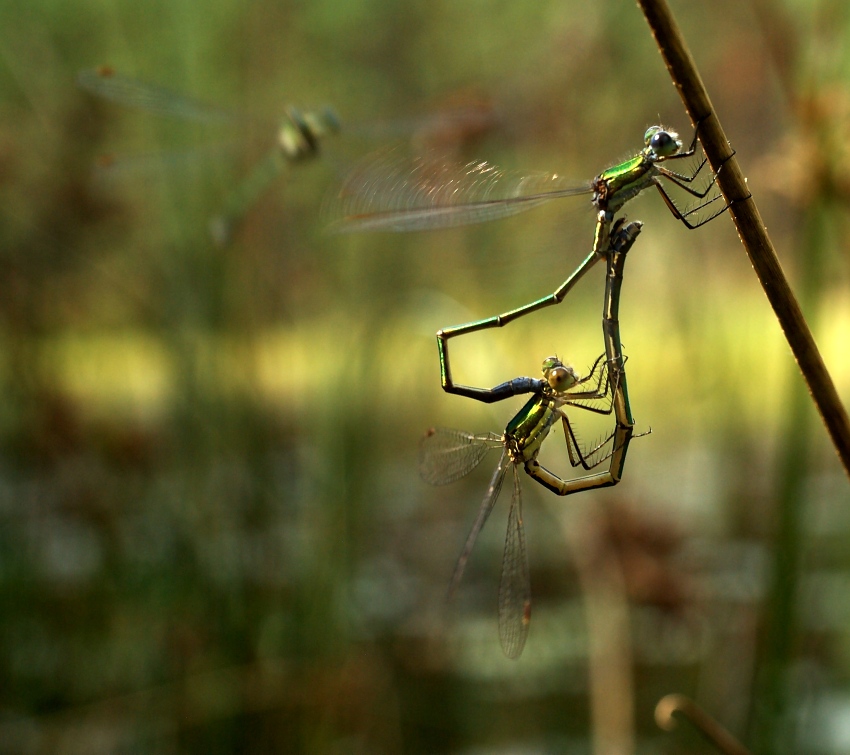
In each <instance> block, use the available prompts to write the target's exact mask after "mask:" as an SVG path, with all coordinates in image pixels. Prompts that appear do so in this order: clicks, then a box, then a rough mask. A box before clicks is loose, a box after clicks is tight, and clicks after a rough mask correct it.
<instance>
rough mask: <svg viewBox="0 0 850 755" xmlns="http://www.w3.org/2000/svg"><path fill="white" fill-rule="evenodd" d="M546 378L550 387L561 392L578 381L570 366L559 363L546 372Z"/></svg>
mask: <svg viewBox="0 0 850 755" xmlns="http://www.w3.org/2000/svg"><path fill="white" fill-rule="evenodd" d="M546 380H547V382H548V383H549V387H550V388H552V389H553V390H555V391H558V392H562V391H565V390H567V389H568V388H572V387H573V386H574V385H575V384H576V383H577V382H578V375H576V373H575V371H574V370H573V368H572V367H565V366H564V365H560V366H558V367H553V368H552V369H551V370H549V371H548V372H547V374H546Z"/></svg>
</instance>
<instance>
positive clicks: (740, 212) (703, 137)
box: [637, 0, 850, 477]
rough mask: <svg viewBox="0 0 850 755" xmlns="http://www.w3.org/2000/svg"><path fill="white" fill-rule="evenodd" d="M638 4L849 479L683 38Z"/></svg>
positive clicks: (825, 402)
mask: <svg viewBox="0 0 850 755" xmlns="http://www.w3.org/2000/svg"><path fill="white" fill-rule="evenodd" d="M637 2H638V6H639V7H640V8H641V10H642V11H643V14H644V16H645V18H646V20H647V23H648V24H649V27H650V30H651V31H652V35H653V36H654V37H655V42H656V44H657V45H658V49H659V51H660V52H661V55H662V57H663V58H664V61H665V62H666V64H667V70H668V71H669V72H670V76H671V78H672V79H673V84H674V86H675V87H676V89H678V90H679V95H680V96H681V98H682V101H683V102H684V104H685V108H686V109H687V111H688V115H690V117H691V119H692V120H693V121H694V122H695V123H697V122H699V123H700V129H699V137H700V141H701V142H702V145H703V149H704V150H705V154H706V157H707V158H708V161H709V163H710V165H711V166H712V167H713V168H714V169H715V170H716V169H717V168H718V167H719V166H720V165H723V170H721V171H720V174H719V176H718V179H717V185H718V186H719V187H720V190H721V191H722V192H723V196H724V197H725V198H726V201H727V202H728V203H729V205H730V206H729V212H730V214H731V215H732V219H733V221H734V222H735V227H736V228H737V229H738V236H739V237H740V239H741V243H742V244H743V245H744V249H745V250H746V252H747V255H748V256H749V258H750V262H751V263H752V266H753V269H754V270H755V272H756V275H757V276H758V279H759V281H760V282H761V285H762V288H763V289H764V292H765V294H766V295H767V299H768V301H769V302H770V305H771V307H773V311H774V313H775V314H776V318H777V319H778V320H779V325H780V327H781V328H782V331H783V333H784V334H785V339H786V340H787V341H788V345H789V346H790V347H791V351H792V352H793V354H794V358H795V359H796V360H797V364H798V365H799V367H800V371H801V372H802V373H803V378H804V379H805V381H806V384H807V385H808V388H809V392H810V393H811V396H812V399H813V400H814V402H815V405H816V406H817V409H818V411H819V412H820V415H821V418H822V419H823V422H824V424H825V425H826V429H827V431H828V432H829V435H830V438H831V439H832V443H833V446H834V447H835V450H836V453H837V454H838V457H839V459H840V460H841V463H842V465H843V466H844V471H845V473H846V474H847V475H848V477H850V420H848V417H847V411H846V410H845V408H844V407H843V406H842V404H841V401H840V399H839V398H838V392H837V391H836V390H835V384H834V383H833V382H832V377H831V376H830V374H829V371H828V370H827V369H826V365H825V364H824V363H823V359H822V358H821V355H820V352H819V351H818V347H817V344H816V343H815V340H814V337H813V336H812V333H811V331H810V330H809V326H808V324H807V323H806V318H805V317H804V316H803V312H802V310H801V309H800V305H799V304H798V303H797V299H796V298H795V297H794V293H793V292H792V291H791V287H790V286H789V285H788V281H787V279H786V278H785V274H784V272H783V271H782V266H781V265H780V264H779V259H778V257H777V256H776V250H775V249H774V248H773V244H772V243H771V241H770V238H769V237H768V235H767V229H766V228H765V226H764V222H763V221H762V219H761V215H760V214H759V211H758V208H757V207H756V203H755V200H754V199H753V197H752V195H751V194H750V192H749V190H748V189H747V184H746V180H745V178H744V174H743V173H742V172H741V168H740V167H739V166H738V161H737V160H736V159H735V157H734V156H731V157H730V154H731V149H730V147H729V140H728V139H727V138H726V134H725V133H724V132H723V129H722V127H721V125H720V121H719V120H718V118H717V115H716V114H715V112H714V108H713V107H712V104H711V100H710V99H709V97H708V92H707V91H706V89H705V85H704V84H703V83H702V79H701V78H700V75H699V73H698V71H697V69H696V65H695V63H694V60H693V58H692V57H691V54H690V51H689V50H688V48H687V45H686V44H685V40H684V38H683V37H682V33H681V31H680V30H679V27H678V25H677V24H676V21H675V19H674V18H673V15H672V13H671V12H670V8H669V6H668V5H667V2H666V0H637ZM724 161H725V162H724Z"/></svg>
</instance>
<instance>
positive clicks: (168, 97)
mask: <svg viewBox="0 0 850 755" xmlns="http://www.w3.org/2000/svg"><path fill="white" fill-rule="evenodd" d="M77 84H78V85H79V86H80V87H81V88H82V89H84V90H86V91H88V92H90V93H92V94H94V95H96V96H97V97H101V98H103V99H106V100H109V101H111V102H115V103H118V104H120V105H124V106H127V107H131V108H136V109H140V110H145V111H147V112H150V113H154V114H156V115H161V116H167V117H173V118H178V119H181V120H187V121H194V122H198V123H202V124H207V125H224V126H239V125H251V124H252V123H253V121H254V120H255V119H253V118H250V117H247V116H244V115H241V114H239V113H235V112H233V111H229V110H226V109H224V108H220V107H218V106H215V105H211V104H207V103H205V102H201V101H199V100H196V99H194V98H191V97H188V96H186V95H184V94H180V93H178V92H175V91H173V90H171V89H167V88H165V87H162V86H159V85H156V84H150V83H146V82H143V81H140V80H138V79H135V78H132V77H130V76H125V75H122V74H119V73H117V72H116V71H115V70H113V69H112V68H110V67H108V66H101V67H100V68H94V69H88V70H84V71H81V72H80V73H79V74H78V75H77ZM494 120H495V115H494V110H493V109H492V107H488V106H487V104H486V103H484V102H483V101H482V100H477V101H474V102H472V103H470V102H467V103H463V102H461V103H452V104H451V105H450V106H449V107H447V108H446V109H444V110H441V111H439V112H436V113H433V114H431V115H428V116H423V117H419V118H411V119H407V120H398V121H387V122H372V123H368V124H349V125H347V126H346V128H345V132H346V133H348V134H352V135H361V136H368V137H369V138H370V139H376V138H387V137H396V136H398V135H399V134H400V133H404V134H405V135H406V136H411V135H413V136H415V137H416V138H418V139H420V140H421V141H423V142H424V143H426V144H430V143H434V142H435V141H440V143H442V144H444V143H445V139H447V138H449V137H448V136H447V134H448V135H449V136H450V137H451V138H459V135H461V134H469V133H473V134H474V133H479V132H481V131H484V130H486V129H487V128H490V127H492V125H493V123H494ZM257 125H259V126H260V127H265V126H267V125H268V126H269V128H268V133H269V136H271V134H272V127H271V126H270V124H263V123H260V124H257ZM274 128H275V129H276V130H275V137H274V140H273V144H272V145H271V147H270V148H269V149H267V151H266V153H265V156H264V157H263V158H262V159H261V160H260V161H259V162H258V163H257V164H256V166H255V167H254V168H253V169H252V170H251V171H250V172H249V173H248V175H247V176H246V177H245V178H244V179H243V181H242V182H241V183H240V184H239V185H238V186H237V187H236V188H235V189H234V190H233V191H232V192H231V193H230V194H229V196H228V197H227V198H226V200H225V203H224V207H223V208H222V210H221V212H220V213H219V214H218V215H216V216H215V217H214V218H213V219H212V221H211V222H210V232H211V234H212V237H213V240H214V241H215V242H216V243H217V244H219V245H225V244H227V243H229V241H230V240H231V238H232V235H233V233H234V230H235V228H236V226H237V224H238V223H239V222H240V221H241V219H242V218H243V217H244V215H245V214H246V213H247V212H248V210H250V209H251V207H252V206H253V205H254V204H255V203H256V202H257V200H258V199H259V198H260V196H262V194H263V193H264V192H265V191H266V190H267V189H268V188H269V186H270V185H271V184H272V182H273V181H274V180H275V179H276V178H277V177H278V176H279V175H280V174H281V173H282V172H284V171H285V170H286V169H287V167H289V166H291V165H295V164H300V163H304V162H308V161H311V160H313V159H314V158H316V157H318V156H319V154H320V152H321V149H322V146H323V145H324V143H325V142H326V141H327V139H328V137H329V136H333V135H336V134H338V133H339V132H340V130H341V126H340V120H339V118H338V117H337V114H336V112H335V111H334V110H333V109H332V108H330V107H328V106H325V107H321V108H318V109H312V110H308V109H303V110H302V109H299V108H295V107H291V106H290V107H286V108H285V110H284V115H283V117H282V118H281V119H280V121H279V122H278V123H277V125H276V127H274ZM119 163H120V158H119Z"/></svg>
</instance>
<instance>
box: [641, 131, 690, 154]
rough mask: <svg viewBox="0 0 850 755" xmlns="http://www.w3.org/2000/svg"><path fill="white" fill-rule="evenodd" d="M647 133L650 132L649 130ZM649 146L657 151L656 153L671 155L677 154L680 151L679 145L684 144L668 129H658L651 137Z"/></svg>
mask: <svg viewBox="0 0 850 755" xmlns="http://www.w3.org/2000/svg"><path fill="white" fill-rule="evenodd" d="M647 134H649V132H647ZM647 146H648V147H649V148H650V149H651V150H652V151H653V152H655V154H656V155H660V156H662V157H669V156H670V155H675V154H676V153H677V152H678V151H679V147H681V146H682V145H681V143H680V142H679V140H678V139H676V138H674V137H673V136H672V135H671V134H670V133H668V132H667V131H656V132H655V133H654V134H652V136H651V137H650V138H649V141H648V142H647Z"/></svg>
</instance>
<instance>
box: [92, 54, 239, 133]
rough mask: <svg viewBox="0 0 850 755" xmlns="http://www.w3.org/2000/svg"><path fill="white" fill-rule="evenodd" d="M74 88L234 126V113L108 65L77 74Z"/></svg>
mask: <svg viewBox="0 0 850 755" xmlns="http://www.w3.org/2000/svg"><path fill="white" fill-rule="evenodd" d="M77 85H78V86H79V87H80V88H81V89H85V90H86V91H87V92H91V93H92V94H94V95H96V96H98V97H102V98H104V99H106V100H110V101H112V102H116V103H118V104H120V105H125V106H127V107H133V108H139V109H141V110H147V111H148V112H151V113H156V114H157V115H165V116H171V117H174V118H182V119H185V120H192V121H199V122H201V123H235V122H238V121H239V120H240V118H239V117H238V116H237V115H236V114H235V113H230V112H228V111H227V110H223V109H221V108H217V107H215V106H213V105H208V104H206V103H204V102H200V101H198V100H194V99H191V98H190V97H186V96H185V95H182V94H178V93H177V92H174V91H172V90H170V89H166V88H165V87H160V86H157V85H156V84H147V83H145V82H143V81H139V80H137V79H134V78H131V77H129V76H122V75H121V74H119V73H116V72H115V71H114V70H113V69H112V68H109V67H108V66H101V67H100V68H90V69H86V70H85V71H80V73H78V74H77Z"/></svg>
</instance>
